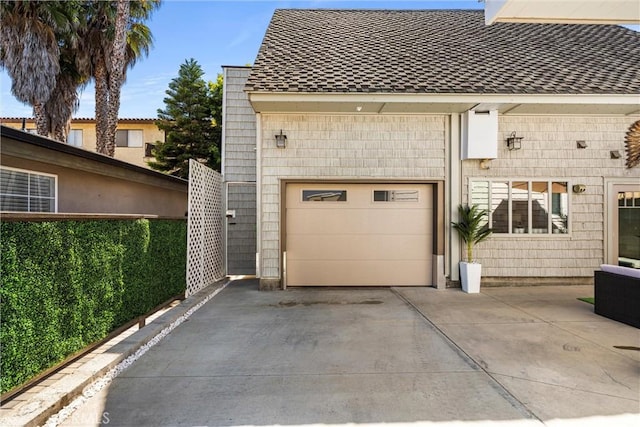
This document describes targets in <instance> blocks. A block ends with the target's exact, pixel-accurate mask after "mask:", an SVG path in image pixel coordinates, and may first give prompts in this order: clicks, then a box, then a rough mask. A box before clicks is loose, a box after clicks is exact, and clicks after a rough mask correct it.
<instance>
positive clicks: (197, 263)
mask: <svg viewBox="0 0 640 427" xmlns="http://www.w3.org/2000/svg"><path fill="white" fill-rule="evenodd" d="M222 209H223V208H222V176H221V175H220V174H219V173H218V172H216V171H214V170H213V169H209V168H208V167H206V166H204V165H201V164H200V163H198V162H196V161H194V160H189V221H188V235H187V291H186V296H189V295H192V294H194V293H196V292H198V291H199V290H200V289H202V288H204V287H205V286H208V285H210V284H212V283H215V282H216V281H218V280H220V279H222V278H223V277H224V275H225V271H224V252H223V251H224V244H223V243H224V242H223V212H222Z"/></svg>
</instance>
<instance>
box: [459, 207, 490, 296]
mask: <svg viewBox="0 0 640 427" xmlns="http://www.w3.org/2000/svg"><path fill="white" fill-rule="evenodd" d="M486 215H487V211H485V210H483V209H481V208H480V207H479V206H477V205H471V206H469V205H460V206H458V221H457V222H452V223H451V225H452V226H453V228H454V229H455V230H456V231H457V232H458V235H459V236H460V238H462V240H463V241H464V243H465V245H466V252H467V261H466V262H465V261H461V262H460V281H461V283H462V290H463V291H465V292H467V293H478V292H480V278H481V276H482V265H481V264H479V263H477V262H475V261H474V260H473V247H474V246H475V245H476V244H478V243H480V242H482V241H483V240H486V239H487V238H488V237H489V236H490V235H491V233H493V230H491V229H490V228H489V227H487V221H486V220H485V216H486Z"/></svg>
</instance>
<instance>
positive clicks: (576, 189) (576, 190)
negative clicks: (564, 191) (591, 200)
mask: <svg viewBox="0 0 640 427" xmlns="http://www.w3.org/2000/svg"><path fill="white" fill-rule="evenodd" d="M572 188H573V192H574V193H584V192H585V191H587V186H586V185H584V184H576V185H574V186H573V187H572Z"/></svg>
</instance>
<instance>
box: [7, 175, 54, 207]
mask: <svg viewBox="0 0 640 427" xmlns="http://www.w3.org/2000/svg"><path fill="white" fill-rule="evenodd" d="M56 180H57V177H56V176H55V175H46V174H41V173H35V172H30V171H26V170H21V169H13V168H4V167H3V168H0V210H1V211H12V212H56V210H57V209H56V187H57V186H56Z"/></svg>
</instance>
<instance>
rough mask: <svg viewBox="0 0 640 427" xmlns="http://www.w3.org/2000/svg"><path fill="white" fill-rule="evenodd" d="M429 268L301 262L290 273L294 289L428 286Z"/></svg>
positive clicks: (380, 263)
mask: <svg viewBox="0 0 640 427" xmlns="http://www.w3.org/2000/svg"><path fill="white" fill-rule="evenodd" d="M427 268H428V266H427V265H426V264H425V263H424V262H420V261H397V260H394V261H364V260H361V261H332V262H327V261H300V262H297V263H295V264H292V265H290V266H289V267H288V269H287V275H288V276H289V277H297V278H299V279H298V280H297V281H296V282H295V283H294V284H292V286H426V285H429V284H430V279H429V278H428V277H429V273H428V270H427Z"/></svg>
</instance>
